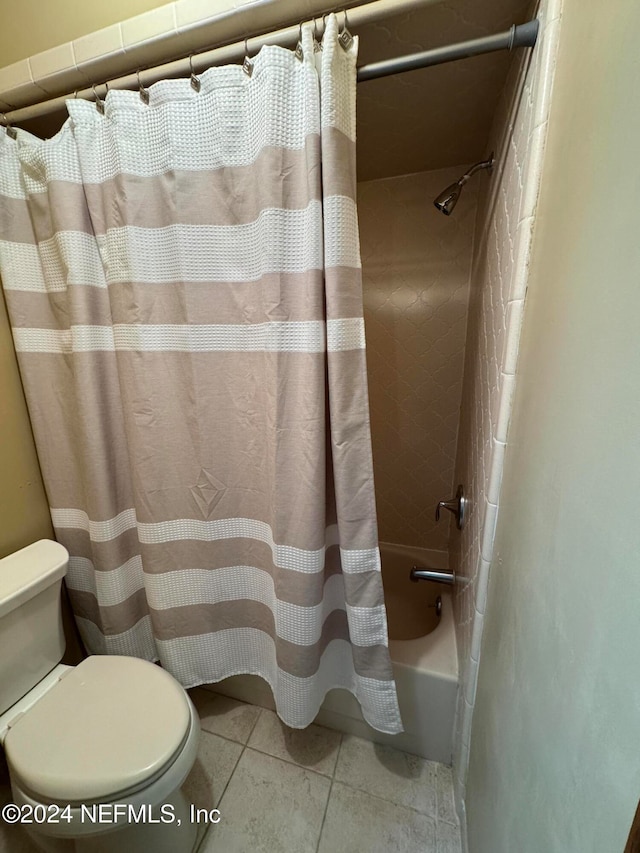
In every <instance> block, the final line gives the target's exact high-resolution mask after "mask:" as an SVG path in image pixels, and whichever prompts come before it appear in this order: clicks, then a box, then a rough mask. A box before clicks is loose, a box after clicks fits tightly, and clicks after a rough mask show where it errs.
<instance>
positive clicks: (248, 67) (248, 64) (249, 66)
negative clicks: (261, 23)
mask: <svg viewBox="0 0 640 853" xmlns="http://www.w3.org/2000/svg"><path fill="white" fill-rule="evenodd" d="M242 70H243V71H244V73H245V74H246V75H247V77H251V75H252V74H253V60H252V59H249V38H248V37H247V38H245V40H244V62H243V63H242Z"/></svg>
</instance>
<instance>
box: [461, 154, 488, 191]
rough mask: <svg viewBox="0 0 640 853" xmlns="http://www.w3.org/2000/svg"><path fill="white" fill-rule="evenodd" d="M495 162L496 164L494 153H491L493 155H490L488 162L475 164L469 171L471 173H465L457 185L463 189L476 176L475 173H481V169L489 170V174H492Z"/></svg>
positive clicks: (483, 161) (482, 161)
mask: <svg viewBox="0 0 640 853" xmlns="http://www.w3.org/2000/svg"><path fill="white" fill-rule="evenodd" d="M495 162H496V161H495V159H494V157H493V152H491V154H490V155H489V157H488V158H487V159H486V160H481V161H480V162H479V163H475V164H474V165H473V166H472V167H471V168H470V169H469V171H468V172H465V173H464V175H462V177H461V178H458V180H457V181H456V183H457V184H458V185H459V186H461V187H463V186H464V185H465V184H466V183H467V181H468V180H469V178H471V177H472V176H473V175H475V173H476V172H479V171H480V169H488V170H489V174H491V170H492V169H493V165H494V163H495Z"/></svg>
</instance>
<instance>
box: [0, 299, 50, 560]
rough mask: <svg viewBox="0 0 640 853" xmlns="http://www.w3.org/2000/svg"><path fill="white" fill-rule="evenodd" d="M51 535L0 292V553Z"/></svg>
mask: <svg viewBox="0 0 640 853" xmlns="http://www.w3.org/2000/svg"><path fill="white" fill-rule="evenodd" d="M52 536H53V531H52V528H51V518H50V516H49V509H48V506H47V499H46V496H45V492H44V487H43V485H42V478H41V476H40V468H39V467H38V459H37V457H36V450H35V446H34V443H33V436H32V434H31V424H30V423H29V417H28V415H27V407H26V404H25V401H24V395H23V393H22V384H21V382H20V375H19V373H18V365H17V363H16V356H15V352H14V349H13V340H12V337H11V331H10V329H9V321H8V319H7V314H6V310H5V305H4V299H3V298H2V296H1V295H0V557H4V556H6V555H7V554H9V553H10V552H11V551H15V550H17V549H18V548H22V547H23V546H24V545H28V544H29V543H30V542H35V541H36V540H37V539H42V538H43V537H52Z"/></svg>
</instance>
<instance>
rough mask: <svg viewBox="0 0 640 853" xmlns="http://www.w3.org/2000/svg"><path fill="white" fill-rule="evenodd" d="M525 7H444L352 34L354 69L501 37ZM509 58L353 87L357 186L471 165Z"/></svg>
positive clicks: (472, 1) (489, 57)
mask: <svg viewBox="0 0 640 853" xmlns="http://www.w3.org/2000/svg"><path fill="white" fill-rule="evenodd" d="M531 8H532V2H531V0H449V2H447V1H446V0H445V2H442V3H432V4H429V5H427V6H425V7H424V8H422V9H420V10H418V11H414V12H408V13H404V14H400V15H397V16H395V17H390V18H387V19H385V20H384V21H383V22H379V23H376V24H368V25H366V26H361V27H358V29H357V35H358V36H359V37H360V48H359V57H358V65H365V64H367V63H369V62H376V61H378V60H381V59H388V58H390V57H394V56H403V55H405V54H408V53H417V52H419V51H422V50H428V49H429V48H432V47H438V46H440V45H444V44H452V43H455V42H459V41H466V40H468V39H474V38H479V37H481V36H485V35H491V34H494V33H499V32H502V31H504V30H508V29H509V27H510V26H511V24H521V23H523V22H524V21H526V20H528V19H529V17H530V16H531V15H530V12H531ZM512 59H513V55H512V54H510V53H509V52H508V51H500V52H497V53H490V54H485V55H483V56H476V57H472V58H469V59H462V60H458V61H456V62H449V63H447V64H445V65H438V66H433V67H431V68H423V69H421V70H419V71H409V72H406V73H404V74H397V75H395V76H393V77H385V78H382V79H380V80H371V81H368V82H364V83H360V84H358V149H357V150H358V180H361V181H368V180H373V179H375V178H385V177H390V176H392V175H401V174H411V173H413V172H422V171H425V170H429V169H440V168H444V167H446V166H457V165H460V164H467V163H473V162H475V161H477V160H481V159H483V158H484V157H486V156H487V154H488V153H489V152H487V151H486V150H485V146H486V143H487V139H488V137H489V130H490V128H491V121H492V117H493V114H494V111H495V108H496V105H497V101H498V97H499V95H500V92H501V90H502V87H503V85H504V82H505V79H506V76H507V72H508V69H509V65H510V63H511V61H512Z"/></svg>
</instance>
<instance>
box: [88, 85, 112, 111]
mask: <svg viewBox="0 0 640 853" xmlns="http://www.w3.org/2000/svg"><path fill="white" fill-rule="evenodd" d="M105 85H106V84H105ZM91 89H92V91H93V96H94V98H95V99H96V109H97V110H98V112H99V113H100V115H104V101H101V100H100V95H99V94H98V93H97V92H96V84H95V83H92V84H91ZM108 91H109V87H108V86H107V92H108ZM106 97H107V93H106V92H105V98H106Z"/></svg>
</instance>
